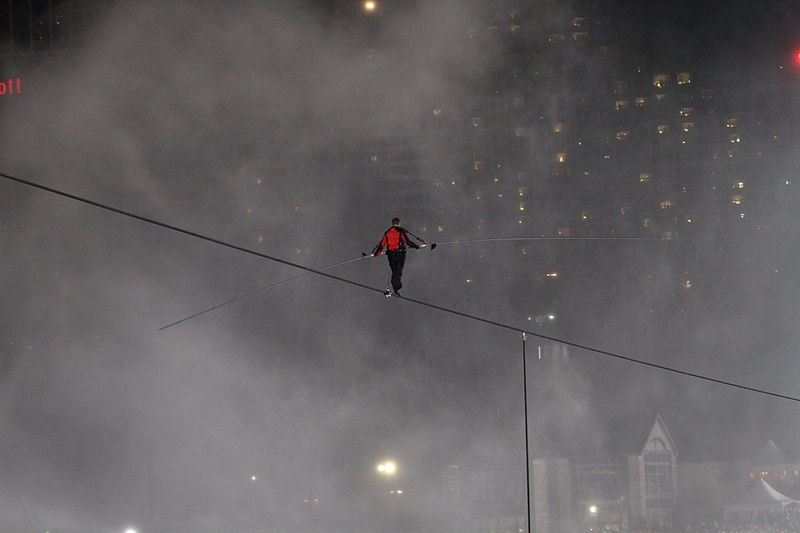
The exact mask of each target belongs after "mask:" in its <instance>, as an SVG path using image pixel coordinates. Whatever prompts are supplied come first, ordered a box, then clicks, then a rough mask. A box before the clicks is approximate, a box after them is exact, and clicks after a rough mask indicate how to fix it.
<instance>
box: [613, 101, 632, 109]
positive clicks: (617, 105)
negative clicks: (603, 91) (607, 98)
mask: <svg viewBox="0 0 800 533" xmlns="http://www.w3.org/2000/svg"><path fill="white" fill-rule="evenodd" d="M628 106H629V102H628V101H627V100H617V101H616V102H614V110H615V111H622V110H623V109H628Z"/></svg>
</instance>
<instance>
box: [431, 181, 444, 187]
mask: <svg viewBox="0 0 800 533" xmlns="http://www.w3.org/2000/svg"><path fill="white" fill-rule="evenodd" d="M442 185H444V184H443V183H442V182H441V181H439V180H433V186H434V187H436V188H437V189H441V188H442Z"/></svg>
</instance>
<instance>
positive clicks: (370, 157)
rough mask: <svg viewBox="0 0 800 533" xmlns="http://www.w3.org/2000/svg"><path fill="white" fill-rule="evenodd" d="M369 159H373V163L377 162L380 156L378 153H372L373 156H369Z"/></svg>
mask: <svg viewBox="0 0 800 533" xmlns="http://www.w3.org/2000/svg"><path fill="white" fill-rule="evenodd" d="M369 160H370V161H372V162H373V163H375V162H376V161H377V160H378V156H377V155H371V156H369Z"/></svg>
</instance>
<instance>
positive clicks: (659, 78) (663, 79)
mask: <svg viewBox="0 0 800 533" xmlns="http://www.w3.org/2000/svg"><path fill="white" fill-rule="evenodd" d="M668 81H669V76H668V75H666V74H656V75H655V76H653V85H654V86H655V87H657V88H659V89H663V88H664V87H666V86H667V82H668Z"/></svg>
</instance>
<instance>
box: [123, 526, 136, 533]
mask: <svg viewBox="0 0 800 533" xmlns="http://www.w3.org/2000/svg"><path fill="white" fill-rule="evenodd" d="M125 533H137V531H136V530H135V529H133V528H132V527H129V528H128V529H126V530H125Z"/></svg>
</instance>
